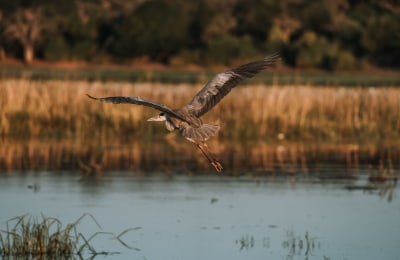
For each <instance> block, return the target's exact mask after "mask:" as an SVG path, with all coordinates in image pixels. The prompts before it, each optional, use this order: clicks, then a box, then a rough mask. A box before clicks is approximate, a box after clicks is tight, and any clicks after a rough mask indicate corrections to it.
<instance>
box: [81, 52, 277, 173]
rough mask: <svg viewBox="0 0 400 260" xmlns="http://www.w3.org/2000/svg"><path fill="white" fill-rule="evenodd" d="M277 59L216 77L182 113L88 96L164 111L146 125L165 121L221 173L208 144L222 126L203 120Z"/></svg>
mask: <svg viewBox="0 0 400 260" xmlns="http://www.w3.org/2000/svg"><path fill="white" fill-rule="evenodd" d="M278 58H279V54H273V55H270V56H267V57H265V58H263V59H261V60H257V61H253V62H250V63H247V64H244V65H241V66H239V67H237V68H234V69H231V70H228V71H225V72H222V73H219V74H217V75H216V76H215V77H214V78H212V79H211V80H210V81H209V82H208V83H207V84H206V85H205V86H204V87H203V88H202V89H201V90H200V91H199V92H198V93H197V94H196V95H195V96H194V97H193V99H192V100H191V101H190V102H189V103H188V104H187V105H185V106H183V107H181V108H179V109H170V108H168V107H167V106H165V105H162V104H160V103H156V102H153V101H149V100H146V99H143V98H140V97H123V96H116V97H103V98H96V97H92V96H90V95H89V94H87V96H88V97H89V98H92V99H95V100H99V101H103V102H111V103H114V104H136V105H143V106H148V107H152V108H155V109H157V110H159V111H161V113H160V114H158V115H157V116H155V117H152V118H149V119H148V120H147V121H162V122H163V121H165V126H166V128H167V129H168V130H169V131H174V130H178V131H179V133H180V134H181V135H182V136H183V137H185V138H186V139H187V140H189V141H191V142H193V143H195V144H196V145H197V147H198V148H199V149H200V150H201V152H202V153H203V154H204V156H205V157H206V158H207V160H208V161H209V162H210V163H211V165H212V166H213V167H214V168H215V170H216V171H217V172H221V171H222V169H223V167H222V165H221V163H220V162H219V161H218V160H217V159H215V157H214V156H213V154H212V153H211V152H210V151H209V148H208V146H207V144H206V143H205V141H207V140H208V139H209V138H210V137H211V136H214V135H215V134H216V133H217V132H218V130H219V126H218V125H213V124H204V123H203V122H202V120H201V119H200V117H201V116H202V115H204V114H205V113H207V112H208V111H209V110H211V109H212V108H213V107H214V106H215V105H216V104H217V103H218V102H220V101H221V99H222V98H223V97H224V96H226V95H227V94H228V93H229V92H230V91H231V89H232V88H234V87H235V86H236V85H237V84H238V83H239V82H241V81H242V80H244V79H246V78H251V77H253V76H254V75H256V74H257V73H259V72H260V71H262V70H264V69H266V68H267V67H270V66H272V65H273V64H275V62H276V60H277V59H278Z"/></svg>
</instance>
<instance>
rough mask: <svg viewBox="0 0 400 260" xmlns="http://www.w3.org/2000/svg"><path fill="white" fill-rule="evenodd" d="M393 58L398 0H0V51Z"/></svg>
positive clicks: (215, 59)
mask: <svg viewBox="0 0 400 260" xmlns="http://www.w3.org/2000/svg"><path fill="white" fill-rule="evenodd" d="M277 50H280V51H281V53H282V57H283V63H284V64H285V65H287V66H292V67H296V68H321V69H327V70H346V69H362V68H363V67H364V66H366V65H368V64H372V65H375V66H379V67H386V68H399V67H400V5H399V4H398V2H397V1H396V0H382V1H374V0H327V1H318V0H221V1H217V0H200V1H185V0H129V1H128V0H74V1H70V0H58V1H53V0H16V1H9V0H0V54H1V53H3V55H1V56H0V58H1V57H2V56H4V55H6V56H9V57H16V58H20V59H24V60H25V61H26V62H28V63H29V62H31V61H32V59H34V58H36V59H42V60H47V61H86V62H92V63H129V62H131V61H132V60H135V59H143V58H145V59H148V60H150V61H156V62H162V63H165V64H175V65H186V64H191V63H196V64H200V65H209V64H224V65H228V64H231V63H238V62H243V61H247V60H251V59H253V58H255V57H259V56H260V55H261V56H262V55H265V54H267V53H270V52H272V51H277Z"/></svg>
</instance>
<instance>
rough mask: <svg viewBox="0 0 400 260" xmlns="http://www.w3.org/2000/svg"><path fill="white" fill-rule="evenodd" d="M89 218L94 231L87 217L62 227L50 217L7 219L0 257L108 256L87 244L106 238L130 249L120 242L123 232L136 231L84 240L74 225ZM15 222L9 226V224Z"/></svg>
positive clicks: (1, 236)
mask: <svg viewBox="0 0 400 260" xmlns="http://www.w3.org/2000/svg"><path fill="white" fill-rule="evenodd" d="M85 217H90V218H91V219H92V220H93V222H94V223H95V224H96V225H97V227H98V228H99V229H100V230H101V226H100V225H99V223H98V222H97V220H96V219H95V218H94V217H93V216H92V215H91V214H88V213H85V214H83V215H82V216H81V217H79V218H78V219H77V220H76V221H75V222H73V223H69V224H67V225H63V224H62V222H61V221H60V220H59V219H57V218H53V217H46V216H44V215H42V216H41V220H39V219H37V218H34V217H32V216H30V215H29V214H25V215H22V216H17V217H14V218H12V219H9V220H8V221H7V222H6V223H7V224H6V229H5V230H3V229H0V257H40V258H42V257H50V258H56V259H59V258H68V259H69V258H73V257H74V256H78V257H79V258H82V256H83V254H86V252H87V251H88V253H89V254H90V255H92V256H95V255H99V254H102V255H107V254H110V253H111V252H105V251H102V252H99V251H97V250H96V249H95V248H94V247H93V245H92V244H91V241H92V240H93V239H94V238H95V237H96V236H99V235H109V236H111V237H112V238H113V239H116V240H117V241H118V242H119V243H121V244H122V245H123V246H125V247H127V248H130V249H134V250H139V249H138V248H134V247H131V246H129V245H127V244H126V243H125V242H124V241H122V240H121V237H122V236H123V235H125V234H126V233H127V232H129V231H132V230H136V229H139V228H130V229H126V230H124V231H123V232H121V233H120V234H118V235H115V234H113V233H110V232H103V231H99V232H95V233H93V234H91V235H90V236H86V235H84V234H82V233H80V232H79V230H78V224H79V223H80V222H81V221H82V219H83V218H85ZM13 222H16V223H15V224H14V225H13V226H11V223H13Z"/></svg>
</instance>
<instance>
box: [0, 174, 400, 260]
mask: <svg viewBox="0 0 400 260" xmlns="http://www.w3.org/2000/svg"><path fill="white" fill-rule="evenodd" d="M318 171H320V172H321V174H318ZM347 171H348V170H346V169H341V168H335V169H320V170H318V169H316V170H314V171H313V174H293V175H285V176H282V175H279V174H270V175H265V176H258V177H227V176H224V175H216V174H215V175H214V174H213V175H204V176H182V175H168V176H167V175H165V174H162V173H152V174H150V173H149V174H147V173H143V174H141V175H135V174H132V172H127V171H115V172H113V171H107V172H103V173H102V175H99V176H91V177H89V178H83V177H82V175H81V174H78V173H76V172H69V171H57V172H53V171H32V172H29V171H28V172H26V171H25V172H19V171H8V172H7V173H1V174H0V206H1V210H0V229H5V227H6V221H7V220H8V219H11V218H13V217H15V216H19V215H22V214H25V213H29V214H31V215H32V216H34V217H40V214H41V213H43V214H44V215H45V216H48V217H56V218H58V219H60V220H61V221H62V223H63V224H64V225H65V224H67V223H72V222H74V221H76V220H77V219H78V218H79V217H80V216H82V214H84V213H90V214H91V215H93V216H94V217H95V219H96V220H97V222H98V223H99V224H100V225H101V226H102V228H103V230H102V231H108V232H113V233H115V234H119V233H120V232H122V231H124V230H126V229H128V228H138V229H136V230H132V231H130V232H128V233H126V234H125V235H123V236H122V237H121V238H122V240H123V241H124V242H125V243H127V244H128V245H130V246H131V247H134V248H136V249H128V248H126V247H124V246H122V245H121V244H120V243H118V242H117V241H116V239H112V236H107V235H105V236H98V237H96V238H94V239H93V241H92V245H93V246H94V248H95V249H96V250H97V251H105V252H109V253H110V254H109V255H107V256H102V255H100V256H97V257H95V258H96V259H98V258H99V259H103V258H106V259H399V257H400V247H399V242H400V198H399V192H400V189H399V187H398V185H397V182H396V181H394V180H387V181H381V182H371V181H370V180H369V179H368V177H369V171H368V170H364V169H362V168H360V169H352V170H351V174H349V173H348V172H347ZM330 173H332V174H330ZM339 175H340V176H342V177H341V178H339V177H337V176H339ZM393 175H394V176H398V175H399V171H397V170H395V171H394V173H393ZM331 176H334V177H331ZM343 176H346V177H343ZM77 229H78V230H79V232H81V233H83V234H85V235H86V236H88V237H89V236H90V235H91V234H94V233H95V232H97V231H100V230H99V228H98V227H97V226H96V224H95V223H94V221H93V220H92V219H91V218H90V217H85V218H84V219H82V221H81V222H80V223H79V224H78V226H77ZM87 257H88V258H89V257H90V255H88V256H87Z"/></svg>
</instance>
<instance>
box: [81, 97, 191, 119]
mask: <svg viewBox="0 0 400 260" xmlns="http://www.w3.org/2000/svg"><path fill="white" fill-rule="evenodd" d="M86 95H87V96H88V97H89V98H91V99H95V100H98V101H102V102H110V103H114V104H135V105H142V106H147V107H152V108H155V109H157V110H160V111H161V112H164V113H166V114H168V115H170V116H172V117H175V118H179V119H181V120H183V121H186V120H185V119H184V118H183V117H182V116H180V115H178V114H177V113H176V112H174V111H173V110H171V109H169V108H168V107H166V106H164V105H162V104H159V103H156V102H152V101H149V100H146V99H143V98H140V97H121V96H120V97H104V98H96V97H92V96H91V95H89V94H86Z"/></svg>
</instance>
